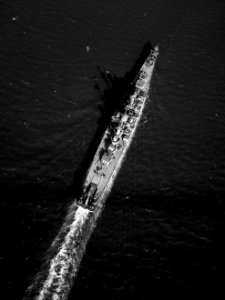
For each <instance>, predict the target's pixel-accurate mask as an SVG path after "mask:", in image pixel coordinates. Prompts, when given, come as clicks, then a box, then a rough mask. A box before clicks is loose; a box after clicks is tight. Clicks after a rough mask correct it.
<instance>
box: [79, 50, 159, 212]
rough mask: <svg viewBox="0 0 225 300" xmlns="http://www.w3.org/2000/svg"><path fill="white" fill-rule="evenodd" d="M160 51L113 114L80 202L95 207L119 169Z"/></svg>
mask: <svg viewBox="0 0 225 300" xmlns="http://www.w3.org/2000/svg"><path fill="white" fill-rule="evenodd" d="M158 53H159V49H158V46H156V47H155V48H154V49H153V50H151V52H150V54H149V56H148V57H147V59H146V60H145V62H144V64H143V65H142V67H141V68H140V70H139V72H138V74H137V76H136V78H135V80H134V81H133V83H132V85H133V93H131V94H130V95H128V96H127V97H126V99H123V103H122V104H123V105H122V109H120V110H117V111H116V112H115V113H114V115H113V116H112V117H111V120H110V122H109V125H108V127H107V129H106V131H105V133H104V135H103V138H102V140H101V143H100V145H99V147H98V149H97V151H96V154H95V156H94V159H93V161H92V164H91V166H90V168H89V170H88V172H87V175H86V178H85V181H84V186H83V193H82V195H81V197H80V199H79V200H77V204H78V205H80V206H82V207H84V208H85V209H88V210H90V211H93V210H94V209H95V206H96V205H97V204H98V200H99V199H100V198H101V196H102V194H103V193H104V191H105V190H106V189H107V185H108V184H109V182H110V181H112V179H113V178H115V176H116V175H117V173H118V170H119V165H120V164H121V162H122V159H123V158H124V156H125V153H126V151H127V149H128V147H129V145H130V143H131V141H132V138H133V136H134V133H135V131H136V128H137V125H138V122H139V120H140V118H141V115H142V112H143V109H144V105H145V103H146V100H147V99H148V96H149V89H150V81H151V77H152V73H153V69H154V65H155V62H156V59H157V56H158Z"/></svg>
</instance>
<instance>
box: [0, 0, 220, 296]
mask: <svg viewBox="0 0 225 300" xmlns="http://www.w3.org/2000/svg"><path fill="white" fill-rule="evenodd" d="M224 5H225V4H224V1H222V0H221V1H220V0H218V1H209V0H207V1H197V0H196V1H166V0H162V1H160V0H158V1H156V0H151V1H147V0H141V1H132V0H130V1H129V0H124V1H102V0H100V1H85V0H82V1H78V0H77V1H69V0H65V1H56V0H55V1H50V0H48V1H46V0H43V1H36V0H35V1H34V0H33V1H24V0H20V1H16V0H11V1H1V3H0V25H1V26H0V45H1V48H0V77H1V78H0V79H1V85H0V92H1V97H0V114H1V115H0V117H1V118H0V147H1V151H0V192H1V203H0V221H1V235H0V237H1V244H0V245H1V247H0V270H1V276H2V279H1V281H0V282H1V295H3V296H1V299H7V300H8V299H21V298H22V297H23V294H24V291H25V289H26V288H27V286H28V285H29V284H30V283H31V281H32V278H33V277H34V275H35V274H36V273H37V272H38V271H39V269H40V266H41V264H42V263H43V261H44V260H45V253H46V250H47V249H48V247H49V245H50V243H51V241H52V240H53V238H54V237H55V236H56V234H57V232H58V230H59V228H60V225H61V224H62V222H63V219H64V216H65V215H66V211H67V209H68V207H69V205H70V203H71V198H70V196H71V190H72V189H73V187H74V186H76V180H74V174H75V173H76V171H77V170H78V169H79V168H81V166H82V164H83V160H84V159H85V154H86V152H87V150H88V148H89V145H90V143H91V141H92V139H93V137H94V135H95V132H96V130H97V128H98V119H99V118H100V116H101V112H100V110H99V106H100V105H102V99H101V97H100V95H99V93H98V90H97V89H96V82H97V85H98V86H99V87H100V89H101V90H102V91H104V90H105V89H106V88H107V85H106V82H105V81H104V80H103V79H102V77H101V72H104V71H106V70H108V71H110V72H111V74H112V75H116V76H118V77H119V78H123V76H124V75H125V73H126V72H128V71H130V70H131V68H132V66H133V65H134V63H135V61H136V60H137V59H138V57H139V55H140V53H141V50H142V48H143V46H144V44H145V43H146V42H148V41H150V42H151V43H152V45H156V44H159V49H160V54H159V57H158V60H157V63H156V67H155V70H154V76H153V81H152V88H151V96H150V99H151V101H150V103H148V104H147V106H146V108H145V111H144V115H143V118H142V120H141V124H140V126H139V128H138V130H137V134H136V137H135V139H134V141H133V143H132V145H131V147H130V149H129V151H128V154H127V157H126V159H125V161H124V163H123V166H122V168H121V171H120V173H119V175H118V177H117V179H116V181H115V184H114V187H113V190H112V193H111V195H110V197H109V198H108V200H107V203H106V207H105V210H104V211H103V214H102V216H101V218H100V220H99V222H98V225H97V228H96V229H95V232H94V233H93V235H92V237H91V239H90V241H89V243H88V246H87V251H86V254H85V256H84V258H83V261H82V264H81V267H80V271H79V273H78V277H77V278H76V280H75V282H74V287H73V289H72V291H71V294H70V297H69V300H72V299H89V298H90V296H91V297H92V299H95V298H96V299H97V298H98V299H103V298H104V299H126V298H127V297H129V298H133V297H135V298H137V297H138V298H139V299H164V298H165V296H166V297H167V298H169V299H206V297H207V296H211V299H223V298H224V296H225V293H224V288H223V285H224V277H225V263H224V253H225V243H224V240H225V239H224V235H225V230H224V229H225V190H224V183H225V156H224V153H225V119H224V114H225V102H224V101H225V55H224V52H225V50H224V49H225V39H224V33H225V18H224V16H225V6H224ZM93 154H94V153H93ZM74 181H75V182H74ZM219 293H221V295H220V296H218V294H219Z"/></svg>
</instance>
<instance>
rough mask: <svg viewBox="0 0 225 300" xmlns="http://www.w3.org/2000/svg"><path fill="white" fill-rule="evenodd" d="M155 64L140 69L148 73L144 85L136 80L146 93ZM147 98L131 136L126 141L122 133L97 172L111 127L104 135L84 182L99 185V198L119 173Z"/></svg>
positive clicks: (86, 184)
mask: <svg viewBox="0 0 225 300" xmlns="http://www.w3.org/2000/svg"><path fill="white" fill-rule="evenodd" d="M154 65H155V61H154V62H153V64H152V65H151V66H149V65H147V63H145V64H144V65H143V66H142V68H141V69H140V71H142V72H143V71H144V72H145V73H146V74H147V78H146V79H145V80H144V81H143V82H144V84H143V85H142V87H140V86H139V84H140V82H138V81H137V82H136V87H137V88H139V89H140V90H143V91H144V92H146V94H148V93H149V88H150V80H151V77H152V73H153V69H154ZM130 97H133V98H135V97H137V94H135V93H134V94H133V95H131V96H130ZM147 98H148V96H147V97H145V98H144V99H143V102H142V104H141V108H140V110H139V114H138V117H137V120H136V123H135V126H134V128H133V129H132V130H131V132H130V135H129V138H128V139H127V140H126V141H124V140H123V138H122V134H123V132H122V133H121V134H120V139H119V141H118V142H117V144H116V145H117V149H116V151H115V152H113V154H112V158H111V160H110V161H109V162H108V164H107V163H106V164H105V165H103V167H102V168H101V172H97V171H96V167H97V166H98V165H99V164H101V157H100V154H101V151H102V149H105V148H106V147H105V141H106V139H107V138H108V136H109V134H110V133H109V128H107V129H106V131H105V133H104V135H103V137H102V140H101V143H100V145H99V147H98V149H97V151H96V154H95V156H94V159H93V161H92V164H91V166H90V168H89V170H88V172H87V176H86V179H85V182H84V186H88V185H89V184H90V183H91V182H92V183H94V184H96V185H97V192H96V198H97V199H99V197H100V196H101V195H102V193H103V192H104V191H105V189H106V188H107V186H108V183H109V182H110V180H112V179H113V178H114V177H115V176H116V175H117V173H118V172H117V171H118V169H119V167H120V165H121V161H122V160H123V158H124V156H125V154H126V151H127V149H128V148H129V145H130V144H131V141H132V139H133V136H134V134H135V131H136V129H137V127H138V123H139V121H140V118H141V115H142V113H143V109H144V106H145V102H146V100H147ZM118 146H119V147H118Z"/></svg>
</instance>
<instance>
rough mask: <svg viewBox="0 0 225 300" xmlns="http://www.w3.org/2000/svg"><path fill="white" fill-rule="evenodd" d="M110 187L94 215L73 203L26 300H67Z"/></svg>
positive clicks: (28, 291)
mask: <svg viewBox="0 0 225 300" xmlns="http://www.w3.org/2000/svg"><path fill="white" fill-rule="evenodd" d="M111 184H112V182H111ZM111 184H109V185H108V187H107V190H106V191H105V193H104V194H103V195H102V198H101V201H100V202H99V205H98V207H96V209H95V211H94V212H90V211H88V210H86V209H84V208H82V207H80V206H79V207H78V206H77V205H76V200H75V201H74V202H73V203H72V205H71V206H70V208H69V210H68V213H67V216H66V218H65V220H64V223H63V225H62V227H61V229H60V230H59V233H58V234H57V236H56V237H55V239H54V240H53V242H52V244H51V246H50V248H49V250H48V253H47V255H46V256H47V257H46V262H45V264H44V265H43V266H42V268H41V270H40V272H38V274H37V275H36V276H35V278H34V280H33V282H32V284H31V285H30V286H29V287H28V288H27V290H26V295H25V297H24V300H28V299H35V300H50V299H52V300H65V299H67V298H68V296H69V292H70V289H71V287H72V286H73V281H74V278H75V277H76V275H77V272H78V270H79V266H80V263H81V260H82V257H83V255H84V252H85V249H86V245H87V242H88V240H89V238H90V236H91V233H92V231H93V229H94V228H95V227H96V223H97V219H98V217H99V216H100V214H101V211H102V209H103V207H104V204H105V201H106V198H107V195H108V193H109V191H110V189H111Z"/></svg>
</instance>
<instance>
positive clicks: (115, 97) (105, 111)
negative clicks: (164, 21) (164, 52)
mask: <svg viewBox="0 0 225 300" xmlns="http://www.w3.org/2000/svg"><path fill="white" fill-rule="evenodd" d="M152 49H153V47H152V45H151V43H150V42H147V43H146V44H145V45H144V47H143V49H142V51H141V53H140V55H139V57H138V58H137V60H136V62H135V63H134V65H133V67H132V68H131V70H130V71H128V72H127V73H125V75H124V77H122V78H120V77H118V76H116V75H115V74H111V73H110V72H109V71H106V72H104V71H102V69H101V68H100V67H99V66H97V70H98V73H99V74H100V79H101V80H100V81H99V80H98V79H97V78H94V79H93V80H94V88H95V90H96V91H97V93H98V95H99V97H100V99H101V101H102V104H101V105H99V106H98V109H99V111H100V113H101V114H100V117H99V119H98V121H97V124H98V125H97V129H96V132H95V135H94V136H93V138H92V140H91V142H90V144H89V146H88V149H87V151H86V154H85V155H84V159H83V161H82V163H81V165H80V167H79V168H78V169H77V170H76V172H75V173H74V176H73V181H72V184H71V186H70V187H69V189H68V196H69V197H72V198H79V197H80V196H81V193H82V187H83V182H84V179H85V175H86V173H87V171H88V168H89V166H90V164H91V162H92V160H93V158H94V155H95V153H96V151H97V148H98V146H99V144H100V142H101V138H102V136H103V134H104V132H105V130H106V128H107V126H108V124H109V121H110V119H111V117H112V115H113V113H114V112H115V110H117V109H118V108H119V107H120V105H122V103H123V100H122V99H123V97H125V96H126V94H127V93H128V90H129V88H128V87H129V86H130V89H132V88H133V87H132V85H131V83H132V82H133V80H134V79H135V77H136V75H137V73H138V71H139V70H140V67H141V66H142V65H143V63H144V61H145V60H146V58H147V56H148V55H149V53H150V51H151V50H152ZM103 84H104V86H106V88H104V89H103V90H102V88H101V86H102V85H103ZM129 92H130V93H131V92H132V91H131V90H130V91H129Z"/></svg>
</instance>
